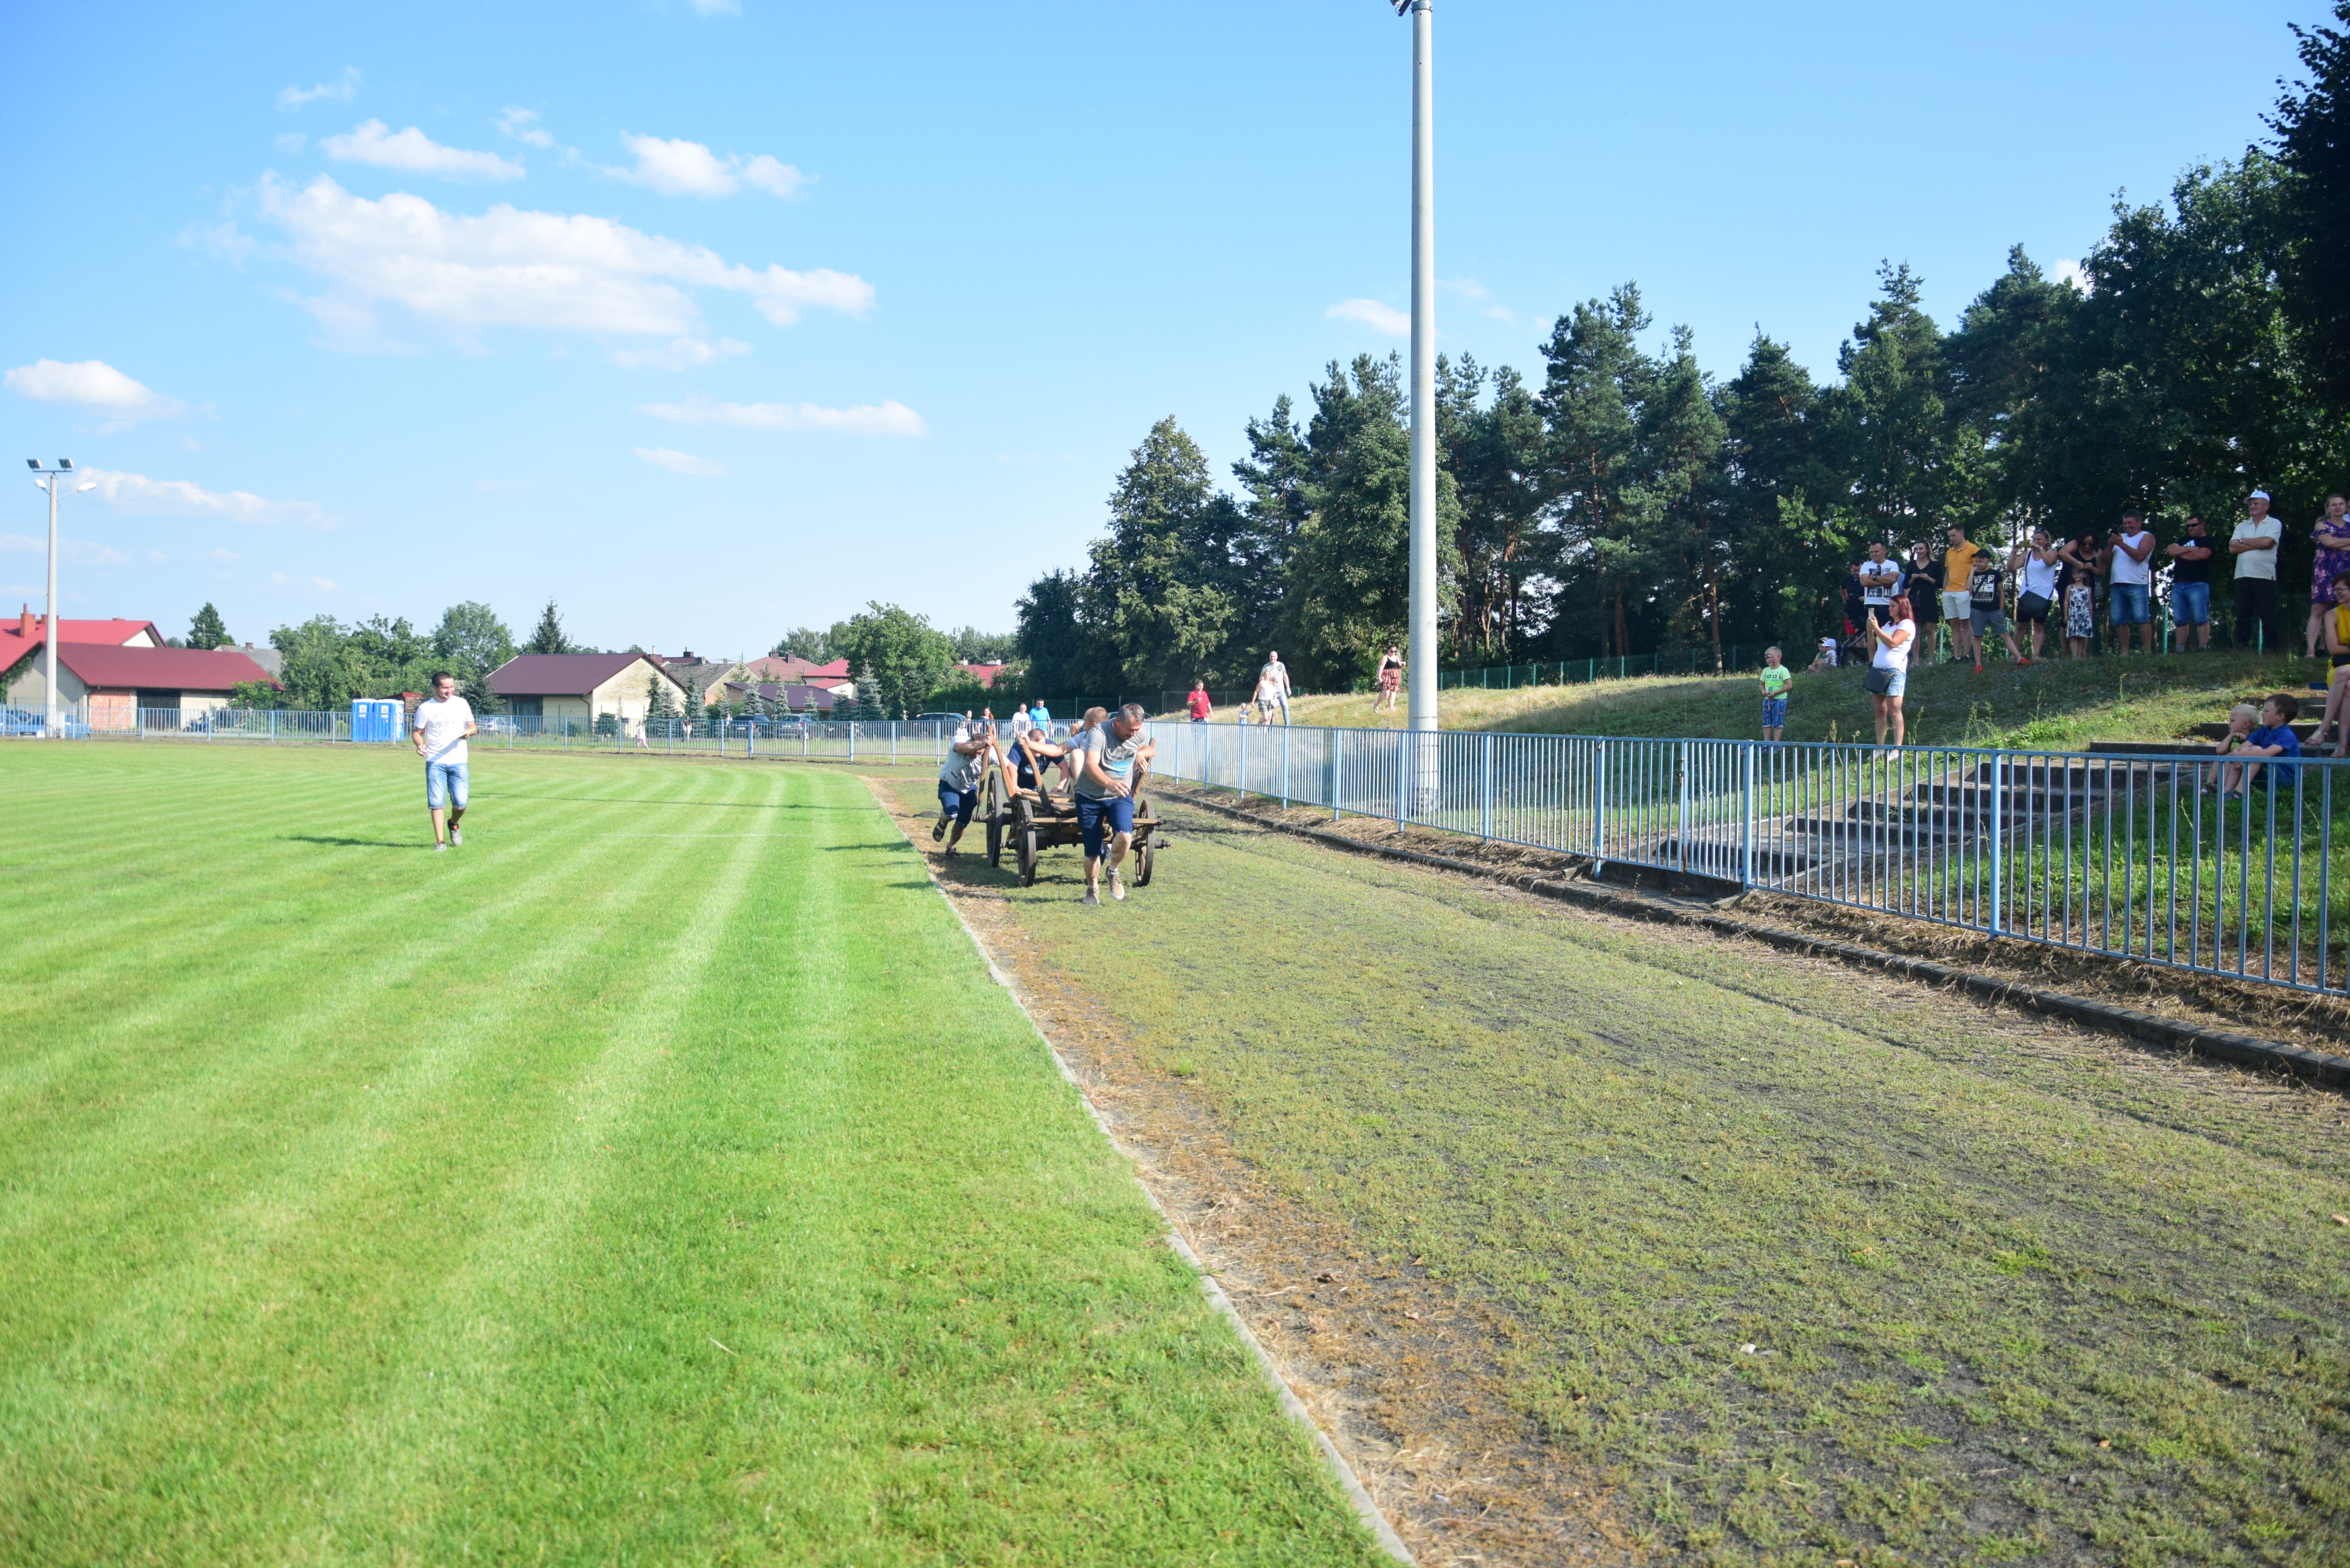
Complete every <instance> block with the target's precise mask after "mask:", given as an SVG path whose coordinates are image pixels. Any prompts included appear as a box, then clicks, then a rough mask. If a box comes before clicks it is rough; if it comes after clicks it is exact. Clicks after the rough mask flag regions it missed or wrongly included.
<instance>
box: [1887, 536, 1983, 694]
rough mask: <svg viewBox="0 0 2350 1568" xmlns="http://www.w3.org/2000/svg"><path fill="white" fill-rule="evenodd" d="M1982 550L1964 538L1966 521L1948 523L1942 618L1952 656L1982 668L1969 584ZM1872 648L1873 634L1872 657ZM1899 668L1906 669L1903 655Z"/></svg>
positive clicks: (1971, 581)
mask: <svg viewBox="0 0 2350 1568" xmlns="http://www.w3.org/2000/svg"><path fill="white" fill-rule="evenodd" d="M1981 554H1982V552H1981V551H1980V550H1978V549H1977V548H1975V546H1974V545H1970V544H1969V543H1968V542H1967V530H1966V526H1965V524H1959V523H1953V524H1950V547H1949V548H1948V549H1946V550H1944V551H1943V552H1942V618H1943V619H1944V620H1945V621H1947V622H1949V623H1950V645H1951V649H1952V650H1953V652H1954V654H1955V656H1956V657H1958V658H1960V659H1967V660H1970V661H1971V662H1972V663H1973V665H1974V667H1975V669H1976V670H1981V669H1982V650H1981V649H1979V648H1977V647H1976V646H1975V597H1974V592H1973V589H1972V588H1971V587H1970V584H1972V583H1973V581H1974V575H1975V557H1976V556H1979V555H1981ZM1875 650H1876V639H1874V638H1872V639H1870V652H1871V656H1872V657H1874V654H1875ZM1902 669H1903V670H1905V671H1906V670H1908V661H1907V660H1906V659H1905V660H1904V661H1903V664H1902Z"/></svg>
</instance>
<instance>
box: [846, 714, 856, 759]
mask: <svg viewBox="0 0 2350 1568" xmlns="http://www.w3.org/2000/svg"><path fill="white" fill-rule="evenodd" d="M848 760H849V761H850V762H852V763H853V762H855V761H856V760H857V721H856V720H854V719H851V720H850V721H849V722H848Z"/></svg>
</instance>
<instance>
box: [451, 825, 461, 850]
mask: <svg viewBox="0 0 2350 1568" xmlns="http://www.w3.org/2000/svg"><path fill="white" fill-rule="evenodd" d="M449 844H450V846H451V847H452V848H456V849H463V847H465V830H464V829H463V828H462V827H460V826H457V825H456V824H455V823H453V822H452V823H451V824H450V825H449Z"/></svg>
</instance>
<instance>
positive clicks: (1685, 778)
mask: <svg viewBox="0 0 2350 1568" xmlns="http://www.w3.org/2000/svg"><path fill="white" fill-rule="evenodd" d="M1673 760H1674V771H1675V772H1676V773H1678V774H1679V775H1680V776H1679V780H1678V781H1677V782H1678V784H1679V788H1678V789H1676V790H1675V791H1674V792H1673V795H1674V800H1673V858H1674V859H1675V860H1676V861H1677V862H1679V866H1680V868H1681V869H1682V870H1684V871H1686V870H1688V869H1689V865H1690V842H1689V785H1690V777H1689V775H1690V743H1689V742H1687V741H1683V742H1681V743H1680V744H1679V746H1676V747H1675V748H1674V759H1673Z"/></svg>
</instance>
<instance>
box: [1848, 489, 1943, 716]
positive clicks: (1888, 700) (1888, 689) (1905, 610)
mask: <svg viewBox="0 0 2350 1568" xmlns="http://www.w3.org/2000/svg"><path fill="white" fill-rule="evenodd" d="M1953 531H1954V532H1955V530H1953ZM1887 610H1888V611H1890V613H1891V615H1892V618H1893V624H1892V625H1890V626H1887V625H1886V624H1884V623H1883V622H1881V621H1879V620H1878V619H1877V617H1876V615H1875V613H1874V612H1872V613H1871V614H1870V616H1869V618H1868V641H1869V650H1870V651H1869V660H1868V664H1869V669H1868V674H1867V676H1866V679H1865V680H1863V681H1862V687H1863V689H1864V690H1866V691H1867V693H1868V702H1869V706H1870V708H1871V709H1872V710H1873V711H1874V713H1875V716H1876V719H1877V744H1878V745H1880V746H1881V745H1883V744H1885V728H1886V726H1887V724H1890V725H1892V727H1893V743H1894V745H1895V746H1897V747H1898V746H1899V745H1900V744H1901V742H1902V736H1903V732H1904V726H1905V723H1906V721H1905V720H1904V719H1903V718H1902V716H1901V698H1902V694H1903V693H1904V692H1906V691H1908V688H1909V650H1910V649H1912V648H1913V647H1915V646H1916V645H1917V641H1918V622H1917V621H1916V619H1915V618H1912V617H1911V615H1910V613H1909V600H1908V597H1906V596H1905V597H1898V598H1896V599H1895V600H1894V601H1893V602H1892V604H1890V605H1888V606H1887Z"/></svg>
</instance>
